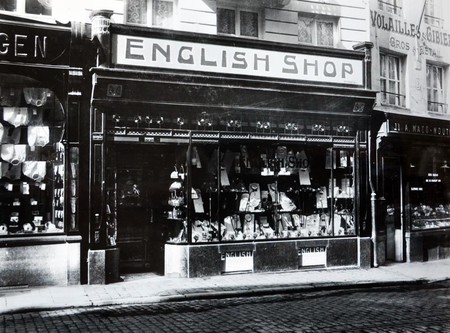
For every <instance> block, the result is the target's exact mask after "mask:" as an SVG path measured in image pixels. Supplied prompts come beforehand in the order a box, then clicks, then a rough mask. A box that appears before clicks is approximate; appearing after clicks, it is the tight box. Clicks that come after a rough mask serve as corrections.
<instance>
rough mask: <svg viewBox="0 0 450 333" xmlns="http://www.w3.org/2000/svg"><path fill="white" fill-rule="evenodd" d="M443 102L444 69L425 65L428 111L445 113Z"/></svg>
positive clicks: (445, 106) (445, 107)
mask: <svg viewBox="0 0 450 333" xmlns="http://www.w3.org/2000/svg"><path fill="white" fill-rule="evenodd" d="M444 101H445V99H444V68H442V67H441V66H436V65H432V64H427V102H428V111H433V112H440V113H447V105H446V104H445V103H444Z"/></svg>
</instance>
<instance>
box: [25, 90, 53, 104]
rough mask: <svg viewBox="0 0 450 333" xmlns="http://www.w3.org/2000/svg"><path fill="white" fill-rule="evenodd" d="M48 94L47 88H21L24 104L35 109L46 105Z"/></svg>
mask: <svg viewBox="0 0 450 333" xmlns="http://www.w3.org/2000/svg"><path fill="white" fill-rule="evenodd" d="M48 93H49V90H48V89H47V88H23V95H24V97H25V102H27V104H30V105H34V106H37V107H40V106H43V105H45V103H47V94H48Z"/></svg>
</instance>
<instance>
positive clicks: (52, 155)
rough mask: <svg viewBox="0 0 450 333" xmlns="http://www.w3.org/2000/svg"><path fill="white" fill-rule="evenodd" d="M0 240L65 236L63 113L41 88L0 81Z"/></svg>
mask: <svg viewBox="0 0 450 333" xmlns="http://www.w3.org/2000/svg"><path fill="white" fill-rule="evenodd" d="M0 82H1V83H0V112H1V113H0V117H1V118H0V156H1V163H0V170H1V172H0V225H1V228H0V234H1V235H10V236H12V235H21V234H43V233H58V232H63V231H64V230H65V224H66V223H65V217H66V212H65V207H66V200H65V198H66V194H65V179H66V177H65V175H66V156H65V155H66V154H65V146H64V145H63V144H62V143H61V141H62V136H63V132H64V119H65V117H64V110H63V108H62V105H61V103H60V101H59V100H58V98H57V97H56V95H55V94H54V93H53V92H52V91H51V90H50V89H47V88H45V87H43V86H42V85H41V84H40V83H38V82H36V81H33V80H30V79H27V78H23V77H20V78H19V77H16V76H7V75H6V76H2V77H1V80H0Z"/></svg>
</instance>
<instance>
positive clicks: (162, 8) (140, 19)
mask: <svg viewBox="0 0 450 333" xmlns="http://www.w3.org/2000/svg"><path fill="white" fill-rule="evenodd" d="M174 13H175V3H174V1H173V0H165V1H163V0H128V1H127V7H126V22H127V23H135V24H142V25H151V26H155V27H161V28H173V26H174Z"/></svg>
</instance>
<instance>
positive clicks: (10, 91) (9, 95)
mask: <svg viewBox="0 0 450 333" xmlns="http://www.w3.org/2000/svg"><path fill="white" fill-rule="evenodd" d="M21 99H22V89H16V88H2V87H0V106H16V105H18V104H19V103H20V100H21Z"/></svg>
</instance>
